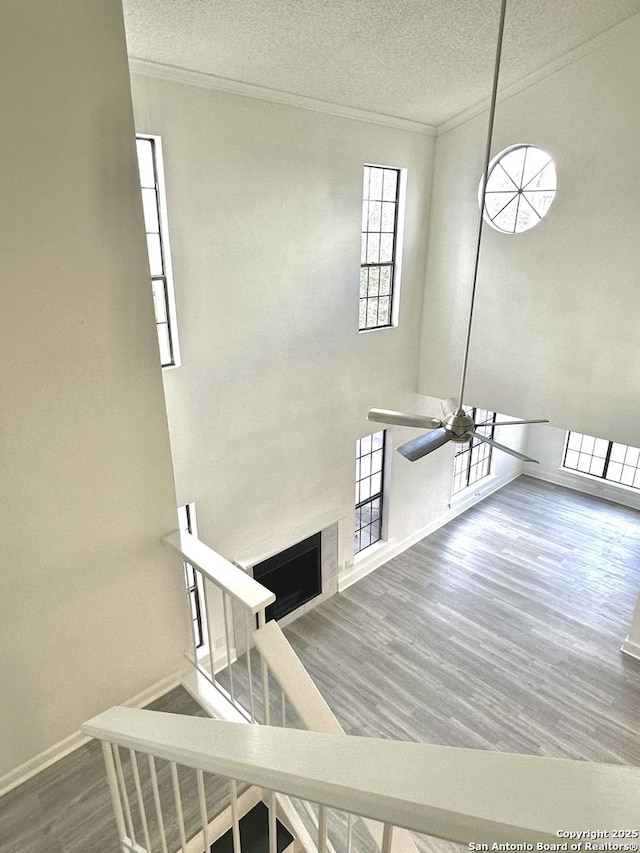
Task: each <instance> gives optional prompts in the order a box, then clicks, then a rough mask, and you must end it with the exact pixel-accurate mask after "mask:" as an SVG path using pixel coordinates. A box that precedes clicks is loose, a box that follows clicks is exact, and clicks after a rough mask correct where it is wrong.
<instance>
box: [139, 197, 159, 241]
mask: <svg viewBox="0 0 640 853" xmlns="http://www.w3.org/2000/svg"><path fill="white" fill-rule="evenodd" d="M142 209H143V211H144V228H145V231H146V232H147V233H151V232H152V233H154V234H158V233H159V232H160V223H159V221H158V199H157V196H156V191H155V189H153V190H145V189H143V190H142Z"/></svg>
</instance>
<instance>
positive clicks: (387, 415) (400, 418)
mask: <svg viewBox="0 0 640 853" xmlns="http://www.w3.org/2000/svg"><path fill="white" fill-rule="evenodd" d="M367 419H368V420H370V421H375V422H376V423H380V424H398V425H399V426H413V427H420V428H421V429H436V428H437V427H439V426H442V421H441V420H440V418H430V417H428V416H427V415H412V414H409V413H408V412H394V411H392V410H391V409H369V413H368V414H367Z"/></svg>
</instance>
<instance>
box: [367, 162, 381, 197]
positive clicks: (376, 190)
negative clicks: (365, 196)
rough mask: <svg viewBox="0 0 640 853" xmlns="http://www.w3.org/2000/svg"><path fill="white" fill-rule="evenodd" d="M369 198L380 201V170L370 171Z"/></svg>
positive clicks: (373, 169)
mask: <svg viewBox="0 0 640 853" xmlns="http://www.w3.org/2000/svg"><path fill="white" fill-rule="evenodd" d="M369 198H373V199H377V200H378V201H380V200H381V199H382V169H376V168H375V167H373V168H372V169H371V177H370V183H369Z"/></svg>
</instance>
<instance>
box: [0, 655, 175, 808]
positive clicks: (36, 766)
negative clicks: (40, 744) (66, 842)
mask: <svg viewBox="0 0 640 853" xmlns="http://www.w3.org/2000/svg"><path fill="white" fill-rule="evenodd" d="M179 684H180V673H178V672H176V673H174V674H173V675H169V676H167V677H166V678H162V679H160V681H157V682H156V683H155V684H152V685H151V686H150V687H147V688H146V689H145V690H143V691H142V692H141V693H138V695H137V696H133V697H132V698H131V699H128V700H127V701H126V702H123V703H122V704H123V705H125V706H126V707H128V708H143V707H144V706H145V705H148V704H149V703H150V702H153V701H154V700H155V699H159V698H160V696H163V695H164V694H165V693H168V692H169V690H173V688H174V687H177V686H178V685H179ZM90 740H91V738H89V737H86V736H85V735H83V734H81V733H80V732H79V731H77V732H74V733H73V734H71V735H69V736H68V737H66V738H64V740H61V741H59V742H58V743H55V744H54V745H53V746H50V747H49V748H48V749H45V750H44V752H41V753H39V754H38V755H35V756H34V757H33V758H30V759H29V760H28V761H25V763H24V764H21V765H20V766H19V767H16V768H14V769H13V770H10V771H9V772H8V773H6V774H5V775H4V776H2V777H0V797H3V796H4V795H5V794H8V793H9V791H12V790H13V789H14V788H17V787H18V785H22V783H23V782H27V781H28V780H29V779H32V778H33V777H34V776H37V775H38V773H42V771H43V770H46V769H47V767H51V765H52V764H55V763H56V761H60V759H61V758H64V757H65V756H67V755H69V753H71V752H73V751H74V750H76V749H79V748H80V747H81V746H84V745H85V744H87V743H89V741H90Z"/></svg>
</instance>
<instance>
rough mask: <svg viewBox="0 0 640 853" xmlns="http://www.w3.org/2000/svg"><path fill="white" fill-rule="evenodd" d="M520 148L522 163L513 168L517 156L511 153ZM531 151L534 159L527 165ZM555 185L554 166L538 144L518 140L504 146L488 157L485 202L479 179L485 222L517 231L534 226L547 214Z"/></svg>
mask: <svg viewBox="0 0 640 853" xmlns="http://www.w3.org/2000/svg"><path fill="white" fill-rule="evenodd" d="M520 151H523V152H524V156H523V157H522V162H521V165H520V166H519V167H518V168H516V165H517V164H518V160H519V159H520V158H518V160H514V158H513V156H512V155H513V154H514V153H515V152H520ZM531 153H535V160H534V163H533V165H531V163H529V165H528V164H527V160H528V159H530V154H531ZM505 160H507V163H506V168H505V163H504V161H505ZM538 166H539V167H538ZM534 182H535V183H534ZM556 186H557V176H556V169H555V163H554V162H553V158H552V157H551V155H550V154H548V153H547V152H546V151H544V150H543V149H542V148H539V147H538V146H537V145H532V144H531V143H529V142H521V143H517V144H516V145H510V146H509V147H508V148H505V149H503V150H502V151H500V152H499V153H498V154H496V156H495V157H494V158H493V159H492V160H491V162H490V163H489V169H488V178H487V191H486V194H485V203H484V205H483V203H482V202H483V180H482V179H481V180H480V186H479V187H478V204H479V205H480V207H481V208H482V215H483V217H484V220H485V222H487V223H488V224H489V225H490V226H491V227H492V228H494V229H495V230H496V231H499V232H500V233H502V234H520V233H522V232H523V231H528V230H529V229H530V228H533V227H534V226H535V225H537V224H538V223H539V222H540V220H541V219H542V218H543V217H544V216H546V214H547V213H548V211H549V208H550V207H551V205H552V203H553V200H554V198H555V194H556ZM514 202H515V204H514Z"/></svg>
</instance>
